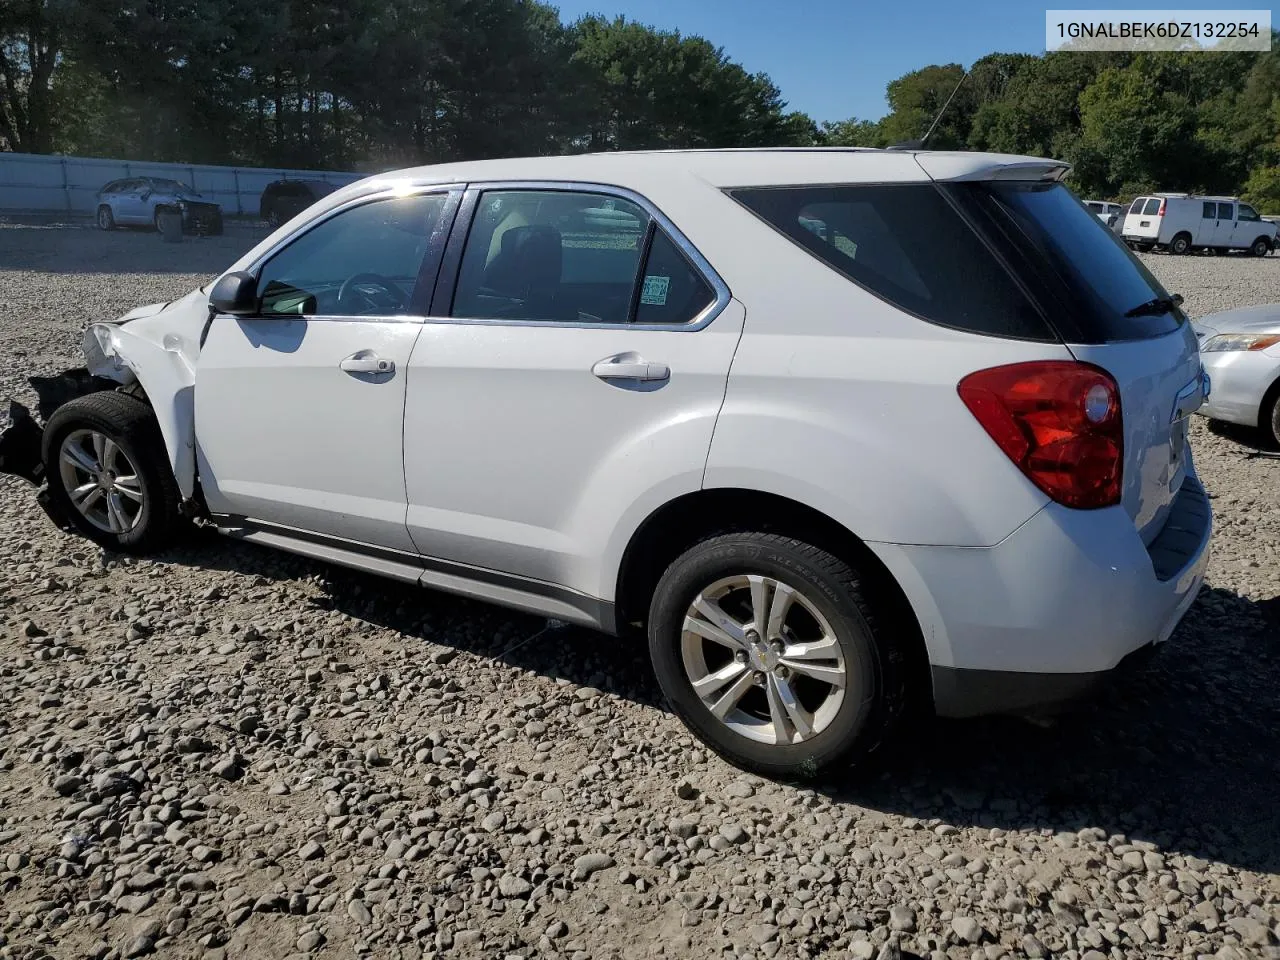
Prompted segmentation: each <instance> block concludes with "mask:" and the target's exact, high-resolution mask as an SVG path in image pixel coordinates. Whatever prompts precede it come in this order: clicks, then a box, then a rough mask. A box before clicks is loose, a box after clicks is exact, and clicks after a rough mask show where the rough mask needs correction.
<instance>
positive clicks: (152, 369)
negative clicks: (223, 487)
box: [81, 323, 200, 498]
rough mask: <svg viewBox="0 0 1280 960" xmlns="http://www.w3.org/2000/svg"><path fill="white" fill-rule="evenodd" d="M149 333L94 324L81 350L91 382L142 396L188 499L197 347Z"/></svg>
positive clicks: (193, 473) (192, 477)
mask: <svg viewBox="0 0 1280 960" xmlns="http://www.w3.org/2000/svg"><path fill="white" fill-rule="evenodd" d="M135 330H136V332H135ZM152 332H153V331H150V330H146V329H140V328H135V327H134V326H133V324H129V325H121V324H119V323H94V324H90V326H89V328H88V329H87V330H86V331H85V334H84V340H83V341H82V344H81V346H82V348H83V349H84V355H85V360H86V365H87V366H88V368H89V372H90V373H92V374H93V375H94V376H98V377H105V378H107V379H109V380H114V381H115V382H117V383H119V384H121V385H123V386H129V385H130V384H132V383H135V382H136V383H139V384H141V386H142V389H143V390H144V391H146V394H147V399H148V400H150V402H151V408H152V410H154V411H155V415H156V420H157V421H158V422H159V424H160V433H161V435H162V436H163V437H164V444H165V448H166V449H167V451H168V453H169V465H170V466H171V467H172V468H173V476H174V479H176V480H177V482H178V489H179V490H180V491H181V492H182V496H183V497H184V498H189V497H191V496H192V495H193V494H194V493H195V476H196V461H195V381H196V376H195V358H196V356H198V355H199V352H200V346H199V343H198V341H194V340H192V339H191V338H190V337H188V336H184V335H183V334H182V333H178V332H175V331H172V330H170V331H169V332H167V333H163V334H162V335H161V336H160V337H159V340H158V342H157V340H156V339H153V338H152V337H151V336H148V335H147V334H148V333H152ZM155 332H158V331H155Z"/></svg>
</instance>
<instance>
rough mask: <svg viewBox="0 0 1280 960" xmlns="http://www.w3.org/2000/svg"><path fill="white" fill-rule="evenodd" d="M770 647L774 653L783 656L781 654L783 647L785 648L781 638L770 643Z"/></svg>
mask: <svg viewBox="0 0 1280 960" xmlns="http://www.w3.org/2000/svg"><path fill="white" fill-rule="evenodd" d="M769 648H770V649H771V650H772V651H773V652H774V653H776V654H778V655H779V656H781V655H782V651H783V649H784V648H783V646H782V641H781V640H775V641H773V643H771V644H769Z"/></svg>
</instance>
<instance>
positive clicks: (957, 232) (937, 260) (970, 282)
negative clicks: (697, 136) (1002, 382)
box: [730, 183, 1055, 341]
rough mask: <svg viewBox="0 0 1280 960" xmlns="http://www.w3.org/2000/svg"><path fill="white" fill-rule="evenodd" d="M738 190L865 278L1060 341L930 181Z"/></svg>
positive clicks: (957, 320) (915, 298)
mask: <svg viewBox="0 0 1280 960" xmlns="http://www.w3.org/2000/svg"><path fill="white" fill-rule="evenodd" d="M730 196H732V197H733V198H734V199H735V200H737V201H738V202H739V203H741V204H742V205H743V206H745V207H746V208H747V209H748V210H750V211H751V212H752V213H754V214H755V215H756V216H758V217H759V218H760V219H761V220H763V221H764V222H765V223H766V224H768V225H769V226H770V227H772V228H773V229H774V230H776V231H777V232H778V233H780V234H782V235H783V236H784V237H786V238H787V239H789V240H791V241H792V242H793V243H795V244H796V245H797V246H799V247H801V248H803V249H804V250H805V251H807V252H808V253H810V254H811V255H812V256H814V257H815V258H817V259H818V260H820V261H822V262H823V263H825V264H826V265H827V266H829V267H831V268H832V269H833V270H835V271H836V272H838V273H840V274H842V275H843V276H844V277H846V278H848V279H849V280H851V281H852V282H853V283H856V284H857V285H858V286H860V287H862V288H863V289H865V290H868V291H869V292H871V293H873V294H875V295H876V296H877V297H879V298H881V299H882V300H886V301H888V302H889V303H891V304H893V305H894V306H896V307H899V308H901V309H903V310H905V311H907V312H908V313H911V314H913V315H915V316H916V317H919V318H920V319H922V320H927V321H929V322H931V323H937V324H940V325H942V326H946V327H952V328H955V329H958V330H964V331H967V332H970V333H978V334H985V335H988V336H996V337H1008V338H1016V339H1022V340H1041V341H1052V340H1054V339H1055V337H1054V334H1053V331H1052V330H1051V329H1050V327H1049V326H1048V324H1047V323H1046V322H1045V320H1044V317H1043V316H1042V315H1041V314H1040V313H1039V311H1038V310H1037V308H1036V306H1035V305H1034V304H1033V303H1032V302H1031V300H1030V299H1029V298H1028V297H1027V296H1026V294H1025V293H1024V292H1023V290H1022V289H1021V288H1020V287H1019V285H1018V284H1017V283H1016V282H1015V280H1014V279H1013V277H1012V276H1011V275H1010V273H1009V272H1008V270H1007V269H1006V268H1005V266H1004V265H1003V264H1002V263H1001V262H1000V260H999V259H998V258H997V257H996V256H995V254H994V253H993V252H992V251H991V250H990V249H989V248H988V246H987V245H986V244H984V243H983V242H982V240H981V239H980V238H979V237H978V236H976V235H975V233H974V231H973V229H972V228H971V227H970V225H969V224H968V223H967V222H966V220H965V218H964V217H963V216H961V214H960V213H959V211H958V210H957V209H956V208H955V207H954V206H953V205H952V204H951V203H949V202H948V200H947V199H946V197H944V196H943V195H942V193H941V192H940V191H939V190H938V189H937V188H936V187H935V186H934V185H933V184H931V183H927V184H921V183H911V184H892V185H866V186H862V185H859V186H803V187H800V186H797V187H752V188H745V189H737V190H733V191H730Z"/></svg>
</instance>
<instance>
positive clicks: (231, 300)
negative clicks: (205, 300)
mask: <svg viewBox="0 0 1280 960" xmlns="http://www.w3.org/2000/svg"><path fill="white" fill-rule="evenodd" d="M209 309H210V310H212V311H214V312H215V313H227V314H230V315H231V316H233V317H246V316H249V315H251V314H254V313H257V312H258V281H257V280H256V279H255V278H254V276H253V274H251V273H246V272H245V271H243V270H237V271H235V272H234V273H228V274H227V275H226V276H224V277H222V278H221V279H220V280H218V282H217V283H215V284H214V285H213V291H212V292H211V293H210V294H209Z"/></svg>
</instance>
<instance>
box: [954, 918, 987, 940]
mask: <svg viewBox="0 0 1280 960" xmlns="http://www.w3.org/2000/svg"><path fill="white" fill-rule="evenodd" d="M951 929H952V930H953V931H955V935H956V936H957V937H959V938H960V939H961V940H962V941H963V942H964V943H977V942H978V941H979V940H981V939H982V924H980V923H979V922H978V921H977V920H975V919H973V917H955V918H953V919H952V921H951Z"/></svg>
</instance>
